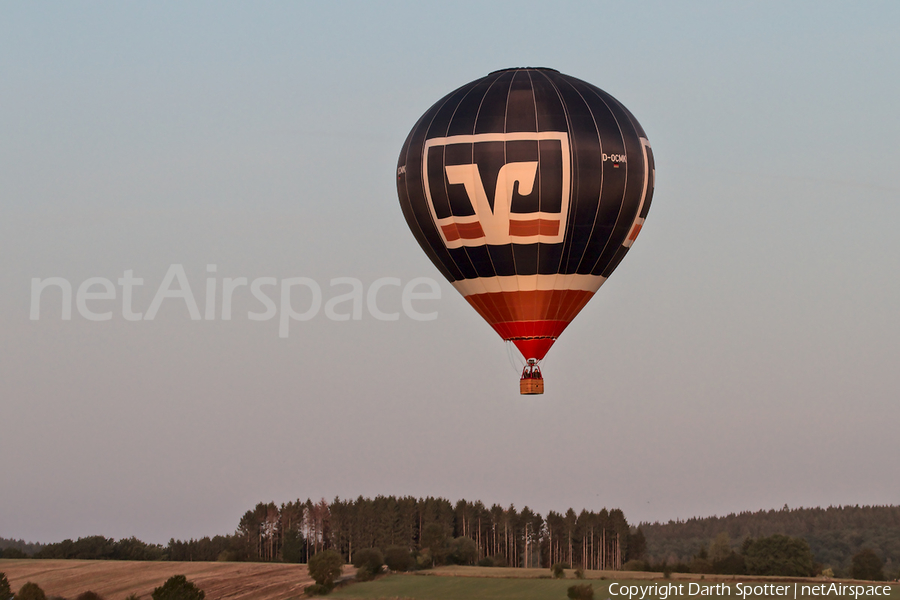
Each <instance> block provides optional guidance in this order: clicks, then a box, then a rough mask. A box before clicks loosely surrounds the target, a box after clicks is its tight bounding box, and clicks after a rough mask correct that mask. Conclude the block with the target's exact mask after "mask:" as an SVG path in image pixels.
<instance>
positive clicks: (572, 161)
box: [532, 71, 578, 318]
mask: <svg viewBox="0 0 900 600" xmlns="http://www.w3.org/2000/svg"><path fill="white" fill-rule="evenodd" d="M539 73H540V74H541V76H542V77H543V78H544V79H546V80H547V82H548V83H549V84H550V86H551V87H552V88H553V90H554V91H555V92H556V97H557V99H558V100H559V105H560V106H561V107H562V110H563V114H564V115H565V117H566V130H567V131H566V133H567V134H568V133H569V132H571V131H572V126H571V125H572V124H571V121H570V120H569V110H568V107H567V106H566V103H565V101H564V100H563V98H562V96H561V95H560V93H559V88H557V87H556V83H555V82H554V81H553V80H552V79H550V77H548V76H547V74H546V73H544V72H542V71H539ZM533 90H534V86H533V85H532V91H533ZM535 111H537V99H535ZM567 137H568V138H569V156H570V157H571V158H570V159H569V160H570V164H569V169H570V173H569V180H570V181H571V182H572V183H571V184H570V185H569V197H568V198H560V202H568V203H569V210H568V215H569V221H571V224H572V227H573V228H574V226H575V222H574V217H573V215H574V214H575V210H574V208H575V207H574V203H575V187H576V186H577V185H578V182H577V178H576V177H575V146H574V142H573V141H572V138H573V137H574V136H571V135H567ZM564 167H565V165H564ZM568 230H569V223H566V233H565V234H564V235H563V242H562V244H563V252H560V253H559V263H558V264H557V266H556V273H555V275H556V278H555V279H554V281H553V288H554V289H556V287H557V284H558V283H559V277H560V270H562V269H563V265H564V264H566V259H565V254H566V253H565V250H566V249H567V247H568V248H569V249H570V250H571V247H572V245H571V242H570V237H569V235H568V233H569V231H568ZM559 311H560V307H557V308H556V313H555V314H554V315H553V317H554V318H558V317H559ZM547 316H548V317H549V316H550V315H547Z"/></svg>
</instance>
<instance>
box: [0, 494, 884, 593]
mask: <svg viewBox="0 0 900 600" xmlns="http://www.w3.org/2000/svg"><path fill="white" fill-rule="evenodd" d="M776 546H780V547H781V548H782V550H783V549H785V548H793V549H794V551H796V555H797V556H801V557H803V558H802V560H801V561H800V563H798V565H800V566H797V567H796V569H797V573H798V574H799V573H801V572H802V573H806V572H809V573H812V574H818V573H820V572H823V571H827V570H829V569H830V570H831V572H832V573H834V574H835V575H836V576H849V575H850V574H852V564H851V563H852V561H853V560H854V557H859V556H860V555H861V553H865V552H868V553H870V554H871V555H872V556H874V557H875V558H874V559H873V560H877V561H878V562H879V564H880V565H883V572H884V573H885V575H886V576H891V577H895V576H897V575H894V574H900V573H898V572H900V507H898V506H862V507H860V506H838V507H828V508H796V509H789V508H788V507H786V506H785V507H784V508H783V509H781V510H768V511H757V512H743V513H738V514H730V515H727V516H724V517H707V518H693V519H689V520H686V521H670V522H668V523H640V524H639V525H638V526H633V525H629V523H628V522H627V520H626V519H625V515H624V514H623V512H622V511H621V510H619V509H611V510H607V509H605V508H604V509H602V510H600V511H598V512H594V511H586V510H582V511H581V512H579V513H576V512H575V511H574V510H573V509H571V508H570V509H568V510H566V511H565V512H555V511H550V512H548V513H547V514H546V515H541V514H539V513H537V512H535V511H533V510H531V509H529V508H528V507H524V508H522V509H521V510H518V509H516V508H515V507H514V506H509V507H506V508H504V507H502V506H499V505H496V504H495V505H493V506H490V507H488V506H486V505H484V504H483V503H482V502H480V501H476V502H470V501H467V500H459V501H458V502H456V503H452V502H451V501H449V500H446V499H444V498H433V497H428V498H413V497H409V496H404V497H395V496H378V497H376V498H374V499H370V498H363V497H362V496H360V497H358V498H356V499H355V500H349V499H348V500H342V499H340V498H335V499H334V500H333V501H331V502H330V503H329V502H327V501H325V500H324V499H322V500H319V501H318V502H313V501H312V500H310V499H307V500H300V499H297V500H295V501H292V502H287V503H282V504H280V505H279V504H275V503H274V502H268V503H264V502H260V503H259V504H257V505H256V506H255V507H253V508H252V509H250V510H248V511H246V512H245V513H244V515H243V516H242V517H241V518H240V520H239V521H238V523H237V527H236V529H235V531H234V533H231V534H228V535H217V536H214V537H203V538H200V539H189V540H176V539H171V540H169V543H168V544H167V545H165V546H163V545H156V544H147V543H144V542H142V541H141V540H138V539H135V538H126V539H121V540H114V539H110V538H105V537H103V536H91V537H86V538H80V539H78V540H75V541H73V540H64V541H62V542H58V543H53V544H37V543H26V542H24V541H22V540H6V539H3V538H0V551H2V553H0V556H2V557H4V558H16V557H25V556H32V557H34V558H81V559H111V560H116V559H118V560H173V561H181V560H184V561H191V560H193V561H216V560H221V561H263V562H267V561H271V562H302V563H305V562H307V561H308V559H309V558H310V557H311V556H313V555H314V554H315V553H316V552H319V551H321V550H325V549H333V550H336V551H338V552H339V553H340V554H341V555H342V556H343V557H344V559H345V560H347V561H348V562H352V561H353V557H354V554H355V553H357V552H359V551H361V550H366V549H370V548H378V549H380V550H381V551H383V552H385V555H387V554H389V553H391V554H392V555H395V556H396V555H398V554H399V555H405V556H407V557H409V561H410V568H428V567H431V566H435V565H440V564H469V565H473V564H477V565H482V566H506V567H513V568H515V567H541V568H546V567H549V566H551V565H554V564H559V563H565V564H568V565H570V566H571V567H572V568H582V569H623V568H625V569H630V570H653V571H684V572H697V573H700V572H706V573H715V572H720V573H734V574H753V573H754V572H756V574H763V571H764V570H765V569H774V568H776V567H773V566H767V567H760V566H759V560H761V558H760V557H762V558H766V557H769V556H771V555H773V554H777V552H780V551H781V550H776V549H775V548H776ZM754 561H756V562H754ZM763 562H765V561H763ZM782 562H785V561H784V560H782ZM754 565H756V566H754ZM778 568H781V567H778Z"/></svg>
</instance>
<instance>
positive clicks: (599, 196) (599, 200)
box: [567, 82, 628, 273]
mask: <svg viewBox="0 0 900 600" xmlns="http://www.w3.org/2000/svg"><path fill="white" fill-rule="evenodd" d="M567 83H568V82H567ZM569 85H571V83H570V84H569ZM572 90H573V91H574V92H575V93H576V94H578V97H579V98H581V101H582V102H584V105H585V107H587V110H588V113H590V115H591V122H592V123H593V124H594V131H595V132H596V134H597V145H598V146H600V191H599V192H597V208H596V209H595V210H594V220H593V222H592V223H591V232H590V233H589V234H588V237H587V241H586V242H585V244H584V249H583V250H582V251H581V257H580V258H579V259H578V265H576V267H575V272H576V273H578V272H580V271H581V265H582V264H583V263H584V256H585V254H587V251H588V248H590V244H591V238H593V237H594V231H596V229H597V218H598V217H599V216H600V206H601V205H602V204H603V184H604V183H605V181H604V173H603V138H602V137H601V136H600V127H598V126H597V116H596V115H595V114H594V111H593V110H591V105H590V104H588V102H587V100H585V98H584V95H583V94H582V93H581V92H580V91H579V90H578V88H576V87H575V86H574V85H572ZM604 105H605V103H604ZM607 111H608V112H609V114H610V115H611V116H612V118H613V121H616V117H615V115H613V114H612V111H610V110H609V107H607ZM616 127H617V128H618V129H619V136H620V137H621V135H622V128H621V127H619V124H618V121H616ZM625 175H626V177H627V176H628V172H627V171H626V172H625ZM617 218H618V217H617ZM604 247H605V246H604Z"/></svg>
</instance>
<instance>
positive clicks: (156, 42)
mask: <svg viewBox="0 0 900 600" xmlns="http://www.w3.org/2000/svg"><path fill="white" fill-rule="evenodd" d="M898 24H900V5H898V4H897V3H896V2H865V3H851V2H843V3H836V2H808V3H801V2H796V3H785V2H752V3H751V2H746V3H721V2H706V3H697V2H693V3H671V2H655V3H647V2H643V3H613V2H590V3H588V2H585V3H574V2H573V3H562V4H559V5H554V4H552V3H537V2H515V3H513V2H509V3H501V2H497V3H487V4H484V3H475V2H471V3H452V4H448V3H443V4H441V3H422V2H408V3H362V2H358V3H353V2H345V3H312V2H310V3H288V2H274V3H265V4H254V5H248V4H238V3H213V2H208V3H190V4H184V3H174V2H170V3H153V4H147V3H142V4H135V3H126V4H122V3H82V4H51V3H25V2H8V3H5V4H4V5H3V7H2V8H0V257H2V258H0V536H3V537H15V538H25V539H27V540H33V541H41V542H50V541H59V540H61V539H63V538H66V537H72V538H75V537H78V536H85V535H92V534H103V535H106V536H112V537H117V538H119V537H125V536H131V535H135V536H138V537H140V538H141V539H144V540H146V541H152V542H163V543H164V542H166V541H167V540H168V539H169V538H170V537H176V538H188V537H199V536H203V535H214V534H220V533H228V532H230V531H232V530H233V529H234V528H235V527H236V525H237V522H238V519H239V518H240V516H241V514H242V513H243V512H244V511H245V510H247V509H249V508H251V507H252V506H253V505H254V504H255V503H256V502H258V501H270V500H272V501H275V502H279V503H280V502H284V501H288V500H291V499H294V498H297V497H300V498H303V499H305V498H307V497H312V498H314V499H317V498H320V497H325V498H326V499H331V498H333V497H335V496H341V497H355V496H357V495H364V496H374V495H377V494H395V495H406V494H410V495H414V496H426V495H435V496H438V495H439V496H444V497H447V498H449V499H451V500H456V499H459V498H467V499H473V500H474V499H480V500H482V501H484V502H486V503H488V504H491V503H495V502H496V503H500V504H503V505H509V504H510V503H515V505H516V506H517V507H519V508H521V507H522V506H524V505H528V506H530V507H531V508H533V509H535V510H538V511H541V512H546V511H548V510H564V509H566V508H568V507H573V508H575V509H576V510H580V509H581V508H587V509H592V510H597V509H600V508H602V507H610V508H611V507H619V508H621V509H623V510H624V512H625V515H626V517H627V518H628V519H629V521H631V522H638V521H642V520H668V519H675V518H689V517H692V516H705V515H711V514H726V513H729V512H732V511H742V510H757V509H762V508H780V507H781V506H783V505H784V504H788V505H789V506H827V505H830V504H890V503H893V504H896V503H898V502H900V478H898V477H896V470H897V458H898V456H900V441H898V439H897V433H896V431H897V423H898V421H900V402H898V390H900V369H898V368H897V365H898V362H900V361H898V358H900V310H898V306H900V281H898V274H900V236H898V235H897V229H898V225H900V203H898V200H900V184H898V182H897V180H896V176H895V173H896V172H897V164H898V161H900V150H898V147H897V140H898V139H900V119H898V117H897V108H896V105H897V99H898V97H900V78H898V77H897V74H898V73H900V37H898V35H897V27H898ZM512 66H547V67H553V68H556V69H558V70H560V71H562V72H563V73H566V74H569V75H572V76H575V77H578V78H580V79H584V80H586V81H588V82H590V83H593V84H594V85H597V86H598V87H600V88H603V89H604V90H606V91H607V92H609V93H611V94H612V95H613V96H615V97H616V98H618V99H619V100H620V101H622V102H623V103H624V104H625V105H626V106H627V107H628V108H629V109H630V110H631V111H632V112H633V113H634V114H635V116H636V117H637V118H638V120H639V121H640V122H641V124H642V125H643V127H644V129H645V130H646V132H647V134H648V136H649V138H650V142H651V144H652V145H653V148H654V153H655V156H656V166H657V188H656V194H655V197H654V202H653V207H652V209H651V211H650V215H649V218H648V221H647V224H646V226H645V227H644V229H643V231H642V233H641V236H640V238H639V239H638V240H637V242H636V243H635V246H634V248H633V249H632V251H631V252H630V253H629V255H628V257H627V258H626V259H625V260H624V261H623V263H622V264H621V265H620V267H619V269H618V270H617V271H616V273H615V274H614V275H613V277H612V278H611V279H610V280H609V281H608V282H607V283H606V284H605V285H604V287H603V288H601V290H600V292H599V293H598V295H597V296H596V297H595V298H594V300H593V301H592V302H591V303H590V304H589V305H588V307H587V308H586V309H585V310H584V311H583V312H582V313H581V315H579V317H578V318H577V319H576V320H575V322H574V323H573V324H572V326H571V327H570V328H569V329H568V330H567V331H566V332H565V333H564V335H563V336H562V337H561V338H560V340H559V342H557V344H556V346H555V347H554V349H553V350H552V351H551V353H550V355H549V356H548V357H547V359H546V361H545V368H544V373H545V376H546V378H547V379H546V385H547V392H546V394H544V395H543V396H538V397H534V398H525V397H520V396H519V395H518V393H517V391H518V390H517V381H516V380H517V374H516V372H515V370H514V368H513V367H512V366H511V365H510V361H509V358H508V356H507V351H506V348H505V347H504V344H503V342H502V341H501V340H500V339H499V338H498V337H497V336H496V334H495V333H494V332H493V331H492V330H491V329H490V328H489V327H488V326H487V325H486V324H485V323H483V322H482V321H481V320H480V319H479V317H478V316H477V315H476V314H475V312H474V311H473V310H472V309H471V308H470V307H469V306H468V305H467V304H466V303H465V301H464V300H462V298H461V297H460V296H459V295H458V294H457V293H456V292H455V290H454V289H453V288H452V287H451V286H450V285H449V284H446V283H445V282H443V281H442V282H441V286H442V287H441V290H442V296H441V299H440V300H436V301H429V302H425V303H423V304H422V306H423V307H424V308H427V309H428V310H432V311H436V312H437V313H438V317H437V318H436V319H435V320H433V321H428V322H420V321H414V320H412V319H409V318H407V317H406V316H405V315H403V314H402V312H401V317H400V319H399V320H397V321H389V322H382V321H378V320H376V319H374V318H372V317H371V315H369V314H368V312H365V311H364V312H365V314H364V315H363V318H362V319H361V320H359V321H353V320H351V321H346V322H336V321H332V320H329V319H328V318H326V317H325V315H324V311H323V312H322V313H320V314H319V315H318V316H316V317H315V318H313V319H312V320H310V321H306V322H302V323H293V324H292V325H291V328H290V335H289V337H288V338H280V337H279V335H278V327H279V325H278V318H277V317H276V318H275V319H272V320H268V321H253V320H250V319H249V318H248V317H247V312H248V311H261V310H262V307H261V305H260V304H258V303H255V301H254V300H253V298H252V296H250V294H249V293H248V292H247V291H246V289H247V288H243V289H244V292H242V293H238V292H235V301H234V308H233V314H234V317H233V318H232V320H230V321H224V320H222V319H221V318H220V316H221V312H220V307H219V306H218V305H217V307H216V318H215V319H213V320H209V321H207V320H192V319H191V318H190V315H189V311H188V308H187V306H186V304H185V303H184V302H182V301H180V300H177V299H170V300H167V301H166V302H164V303H163V305H162V307H161V308H160V310H159V313H158V315H157V316H156V318H155V319H154V320H152V321H147V320H142V321H129V320H127V319H126V318H125V317H124V316H123V310H122V308H121V302H122V298H121V288H118V287H117V288H116V289H117V294H118V295H117V298H116V300H115V301H107V300H93V301H91V303H90V305H89V306H90V307H91V308H92V310H95V311H96V312H103V311H110V312H112V317H111V318H110V319H109V320H108V321H102V322H94V321H89V320H87V319H85V318H84V317H83V316H81V314H79V312H78V310H77V307H76V306H75V302H74V300H73V303H72V304H73V308H72V310H73V317H72V319H71V320H62V319H61V312H60V295H59V292H58V290H55V291H54V290H49V291H47V292H46V296H45V297H44V301H43V303H42V306H41V311H42V312H41V318H40V319H38V320H31V319H30V318H29V314H30V312H29V311H30V303H31V280H32V278H41V279H45V278H48V277H61V278H64V279H66V280H67V281H69V282H71V284H72V285H73V287H74V288H75V290H77V288H78V286H79V285H80V284H81V283H82V282H84V281H85V280H87V279H89V278H92V277H99V278H105V279H108V280H110V281H112V282H113V283H116V281H117V279H119V278H122V277H123V276H124V273H125V271H126V270H132V271H133V276H134V277H136V278H142V279H143V280H144V282H145V285H144V286H143V287H140V288H135V290H134V300H133V304H134V309H135V310H136V311H138V312H141V311H143V312H146V311H147V310H148V307H149V304H150V302H151V300H152V298H153V296H154V293H155V290H156V288H157V286H159V285H160V283H161V282H162V281H163V277H164V276H165V274H166V272H167V270H168V269H169V266H170V265H172V264H180V265H183V268H184V272H185V274H186V278H187V280H188V281H189V283H190V285H191V288H192V291H193V293H194V295H195V296H196V298H197V302H198V305H199V311H200V312H201V313H202V312H204V309H205V306H204V297H205V296H204V294H205V285H206V279H207V276H210V277H213V278H215V279H216V281H217V286H218V288H217V289H218V290H219V292H221V286H222V280H223V279H224V278H226V277H231V278H236V277H247V278H248V280H253V279H256V278H261V277H271V278H275V279H277V280H282V279H285V278H291V277H307V278H310V279H312V280H314V281H315V282H317V283H318V284H319V285H320V287H321V288H322V290H323V294H324V300H325V301H327V300H328V299H329V298H330V297H331V296H333V295H334V292H333V291H332V289H331V287H330V281H331V279H333V278H337V277H354V278H357V279H359V280H360V281H361V282H363V284H364V286H365V287H366V288H367V289H368V286H370V284H371V283H372V282H374V281H375V280H377V279H379V278H381V277H396V278H399V279H400V280H401V281H402V282H403V283H404V284H405V283H406V282H408V281H410V280H411V279H413V278H416V277H432V278H435V279H440V275H439V274H438V272H437V270H436V269H435V268H434V267H432V266H431V264H430V263H429V262H428V260H427V258H426V257H425V255H424V254H423V253H422V252H421V251H420V249H419V247H418V245H417V244H416V243H415V241H414V239H413V237H412V235H411V234H410V233H409V232H408V230H407V228H406V224H405V222H404V220H403V217H402V215H401V213H400V209H399V205H398V202H397V198H396V192H395V187H394V171H395V168H396V161H397V156H398V153H399V150H400V146H401V144H402V142H403V140H404V138H405V137H406V134H407V133H408V131H409V130H410V128H411V127H412V125H413V124H414V123H415V121H416V120H417V119H418V117H419V116H420V115H421V114H422V113H423V112H424V111H425V110H426V109H427V108H428V107H429V106H431V104H432V103H434V102H435V101H436V100H438V99H439V98H440V97H441V96H443V95H444V94H446V93H447V92H449V91H451V90H453V89H454V88H456V87H458V86H460V85H462V84H465V83H467V82H469V81H471V80H473V79H476V78H478V77H481V76H483V75H485V74H487V73H488V72H490V71H493V70H496V69H500V68H506V67H512ZM210 264H214V265H216V271H215V273H208V272H207V265H210ZM271 289H274V288H271ZM298 289H299V288H298ZM91 291H94V292H97V291H102V288H101V287H94V288H92V289H91ZM343 291H345V290H344V289H341V292H343ZM54 294H55V295H54ZM297 294H298V295H297V296H296V298H297V304H298V306H299V305H300V304H301V302H302V301H303V300H304V299H303V298H301V294H300V292H299V291H298V292H297ZM379 302H380V303H381V304H380V305H381V306H382V308H383V309H384V310H385V311H387V312H392V311H399V310H400V306H401V298H400V294H399V292H398V291H397V289H396V288H392V287H389V288H385V291H384V292H383V295H381V296H379Z"/></svg>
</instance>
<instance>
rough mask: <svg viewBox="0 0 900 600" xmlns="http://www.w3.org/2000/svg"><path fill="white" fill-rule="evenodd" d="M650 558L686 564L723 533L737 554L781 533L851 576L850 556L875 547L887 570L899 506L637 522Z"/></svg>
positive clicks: (898, 566) (897, 566) (896, 547)
mask: <svg viewBox="0 0 900 600" xmlns="http://www.w3.org/2000/svg"><path fill="white" fill-rule="evenodd" d="M640 528H641V530H642V531H643V533H644V535H645V537H646V559H647V561H648V562H649V563H651V564H663V563H667V564H669V565H674V564H681V565H685V564H690V563H691V561H692V560H694V558H695V557H697V556H699V555H700V554H701V553H702V551H703V549H705V548H706V549H711V545H712V544H713V543H714V542H715V540H716V539H717V538H718V539H719V540H720V543H719V550H720V551H721V550H723V548H722V547H721V540H722V539H724V538H722V537H721V536H723V535H724V537H725V538H727V539H728V540H729V542H728V543H729V545H730V546H729V551H734V552H736V553H737V554H740V550H741V548H742V545H743V544H744V543H745V541H746V540H747V539H760V538H768V537H771V536H773V535H777V534H781V535H785V536H789V537H795V538H800V539H802V540H804V541H805V543H806V544H808V546H809V549H810V552H811V554H812V557H813V559H814V561H815V562H816V563H818V564H820V565H822V566H823V568H827V569H831V570H832V571H833V572H834V573H835V574H836V575H839V576H840V575H847V576H849V575H850V573H851V568H852V561H853V557H854V556H856V555H858V554H859V553H860V552H862V551H863V550H866V549H868V550H870V551H871V552H873V553H874V554H875V555H876V556H877V557H878V558H879V559H880V560H881V561H882V563H883V564H884V569H885V571H886V572H887V573H893V572H897V571H898V570H900V506H830V507H828V508H795V509H790V508H788V507H787V506H785V507H784V508H782V509H781V510H761V511H756V512H741V513H732V514H729V515H726V516H723V517H706V518H693V519H688V520H686V521H669V522H668V523H641V524H640Z"/></svg>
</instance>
